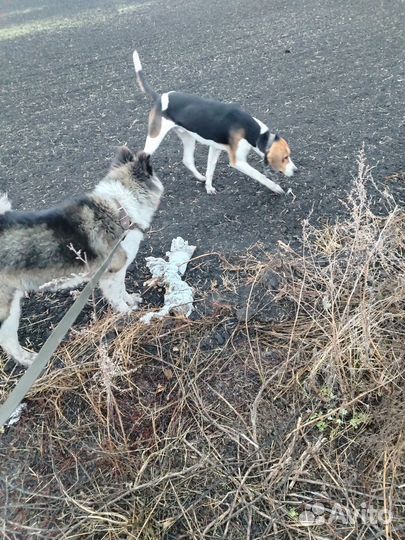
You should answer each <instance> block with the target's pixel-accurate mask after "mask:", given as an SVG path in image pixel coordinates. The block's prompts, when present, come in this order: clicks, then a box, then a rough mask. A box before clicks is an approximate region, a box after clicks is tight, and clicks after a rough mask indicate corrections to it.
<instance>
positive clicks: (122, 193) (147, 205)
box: [93, 178, 160, 230]
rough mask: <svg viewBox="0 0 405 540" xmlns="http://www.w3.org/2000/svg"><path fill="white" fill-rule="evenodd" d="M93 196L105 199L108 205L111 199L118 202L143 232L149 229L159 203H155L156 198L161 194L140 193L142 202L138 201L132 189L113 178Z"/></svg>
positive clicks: (94, 192)
mask: <svg viewBox="0 0 405 540" xmlns="http://www.w3.org/2000/svg"><path fill="white" fill-rule="evenodd" d="M93 194H94V195H96V196H97V197H100V198H101V199H105V200H106V202H108V203H109V202H110V201H111V199H114V200H115V201H117V203H118V206H119V207H121V208H122V209H123V210H124V211H125V212H126V214H127V215H128V217H129V219H130V220H131V222H132V223H134V224H136V225H138V226H139V228H140V229H141V230H146V229H148V228H149V226H150V224H151V222H152V218H153V215H154V213H155V211H156V207H157V202H158V201H155V198H156V199H158V198H159V197H160V195H159V194H156V195H155V194H149V193H146V192H144V193H141V192H139V193H138V194H139V195H141V197H139V198H140V199H141V200H137V199H136V198H135V197H134V196H133V194H132V193H131V190H130V189H128V188H127V187H125V186H124V185H123V184H122V183H121V182H120V181H119V180H116V179H111V178H105V179H104V180H102V181H101V182H100V183H99V184H98V185H97V186H96V188H95V189H94V191H93Z"/></svg>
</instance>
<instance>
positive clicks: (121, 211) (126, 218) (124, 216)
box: [115, 199, 147, 234]
mask: <svg viewBox="0 0 405 540" xmlns="http://www.w3.org/2000/svg"><path fill="white" fill-rule="evenodd" d="M115 203H116V205H117V207H118V219H119V222H120V225H121V227H122V228H123V229H124V231H133V230H134V229H138V230H139V231H141V232H142V233H143V234H145V233H146V231H147V229H145V228H143V227H141V226H140V225H139V223H136V222H135V221H132V220H131V217H130V215H129V214H128V212H127V211H126V210H125V208H124V207H123V206H122V205H121V204H120V203H119V201H117V199H115Z"/></svg>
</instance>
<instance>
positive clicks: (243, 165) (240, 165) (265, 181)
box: [232, 161, 284, 195]
mask: <svg viewBox="0 0 405 540" xmlns="http://www.w3.org/2000/svg"><path fill="white" fill-rule="evenodd" d="M232 167H235V169H237V170H238V171H240V172H243V173H245V174H247V175H248V176H250V178H253V179H254V180H257V181H258V182H260V184H262V185H263V186H266V188H268V189H271V191H274V193H278V194H280V195H281V194H282V193H284V190H283V188H282V187H281V186H279V185H278V184H276V183H275V182H273V181H272V180H269V178H267V176H265V175H264V174H262V173H261V172H259V171H257V170H256V169H255V168H254V167H252V166H251V165H249V163H247V162H246V161H237V162H236V163H235V164H234V165H232Z"/></svg>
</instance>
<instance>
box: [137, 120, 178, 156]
mask: <svg viewBox="0 0 405 540" xmlns="http://www.w3.org/2000/svg"><path fill="white" fill-rule="evenodd" d="M152 112H153V111H152ZM156 114H158V113H156ZM175 125H176V124H175V123H174V122H172V121H171V120H167V118H164V117H163V116H154V117H153V118H152V119H151V117H149V130H148V136H147V137H146V141H145V147H144V149H143V150H144V152H146V153H147V154H150V155H152V154H153V153H154V152H155V151H156V150H157V149H158V148H159V146H160V143H161V142H162V141H163V139H164V138H165V137H166V135H167V134H168V133H169V131H170V130H171V129H173V128H174V127H175Z"/></svg>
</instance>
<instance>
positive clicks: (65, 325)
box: [0, 232, 126, 428]
mask: <svg viewBox="0 0 405 540" xmlns="http://www.w3.org/2000/svg"><path fill="white" fill-rule="evenodd" d="M125 234H126V232H125V233H124V234H122V235H121V237H120V239H119V240H118V241H117V243H116V244H115V245H114V247H113V248H112V250H111V251H110V254H109V255H108V257H107V258H106V259H105V261H104V262H103V264H102V265H101V266H100V267H99V269H98V270H97V272H96V273H95V274H94V275H93V277H92V278H91V279H90V280H89V281H88V282H87V284H86V286H85V287H84V289H83V290H82V292H81V293H80V295H79V296H78V298H77V299H76V300H75V301H74V303H73V304H72V305H71V306H70V308H69V309H68V311H67V312H66V313H65V315H64V316H63V318H62V319H61V321H59V323H58V325H57V326H56V328H55V330H54V331H53V332H52V334H51V335H50V336H49V337H48V339H47V340H46V342H45V343H44V345H43V346H42V347H41V349H40V351H39V352H38V355H37V357H36V358H35V360H34V362H33V363H32V364H31V365H30V366H29V367H28V369H27V371H26V372H25V373H24V375H23V376H22V377H21V379H20V380H19V381H18V383H17V384H16V385H15V387H14V389H13V390H12V391H11V393H10V394H9V395H8V397H7V399H6V401H5V402H4V403H3V404H2V405H1V406H0V428H1V427H3V426H4V425H5V423H6V422H7V420H8V419H9V418H10V416H11V415H12V414H13V412H14V411H15V410H16V409H17V407H18V406H19V405H20V403H21V402H22V400H23V399H24V398H25V396H26V395H27V393H28V391H29V390H30V388H31V387H32V386H33V384H34V383H35V381H36V380H37V379H38V377H39V376H40V375H41V373H42V372H43V371H44V369H45V368H46V366H47V364H48V362H49V360H50V359H51V356H52V355H53V353H54V352H55V350H56V348H57V347H58V345H59V344H60V342H61V341H62V339H63V338H64V337H65V335H66V333H67V332H68V330H70V328H71V327H72V325H73V324H74V322H75V321H76V319H77V317H78V316H79V314H80V313H81V311H82V309H83V308H84V306H85V305H86V302H87V300H88V299H89V297H90V294H91V293H92V291H93V289H95V287H96V286H97V284H98V282H99V280H100V278H101V276H102V275H103V274H104V272H105V271H106V270H107V267H108V265H109V263H110V261H111V259H112V257H113V255H114V253H115V252H116V251H117V249H118V247H119V245H120V244H121V242H122V240H123V239H124V238H125Z"/></svg>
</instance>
